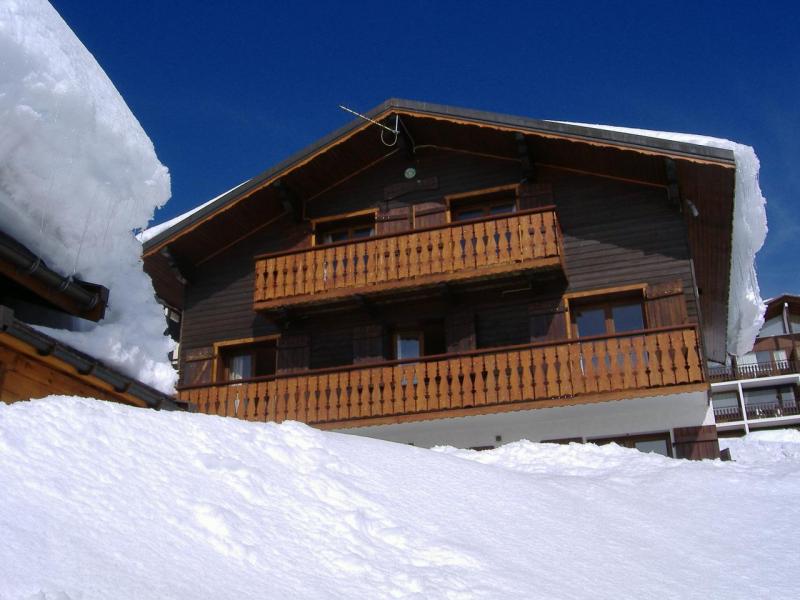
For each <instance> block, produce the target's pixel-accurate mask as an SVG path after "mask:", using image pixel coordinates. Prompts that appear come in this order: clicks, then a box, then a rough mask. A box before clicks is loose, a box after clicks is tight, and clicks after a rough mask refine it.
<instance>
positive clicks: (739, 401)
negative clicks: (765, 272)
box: [709, 294, 800, 435]
mask: <svg viewBox="0 0 800 600" xmlns="http://www.w3.org/2000/svg"><path fill="white" fill-rule="evenodd" d="M764 318H765V321H764V326H763V327H762V328H761V331H760V332H759V334H758V339H757V340H756V343H755V346H754V347H753V351H752V352H750V353H748V354H745V355H744V356H740V357H738V358H737V357H733V358H732V359H731V364H729V365H727V366H724V367H717V368H713V369H711V370H710V372H709V376H710V379H711V390H712V400H713V405H714V415H715V417H716V422H717V431H718V432H720V434H723V435H743V434H745V433H748V432H749V431H750V430H752V429H765V428H776V427H787V426H788V427H796V426H797V425H798V424H800V405H798V401H800V396H799V395H798V394H799V393H800V387H798V386H800V368H798V359H800V354H799V353H798V348H800V296H795V295H791V294H784V295H782V296H778V297H777V298H772V299H771V300H768V301H767V312H766V314H765V316H764Z"/></svg>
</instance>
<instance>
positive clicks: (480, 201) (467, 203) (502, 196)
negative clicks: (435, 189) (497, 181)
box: [445, 183, 520, 223]
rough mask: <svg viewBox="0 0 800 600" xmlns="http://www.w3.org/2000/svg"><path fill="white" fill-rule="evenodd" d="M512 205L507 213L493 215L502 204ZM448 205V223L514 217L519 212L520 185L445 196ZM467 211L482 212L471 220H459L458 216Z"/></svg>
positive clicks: (515, 184) (501, 186)
mask: <svg viewBox="0 0 800 600" xmlns="http://www.w3.org/2000/svg"><path fill="white" fill-rule="evenodd" d="M508 203H512V204H513V208H512V210H511V211H509V212H507V213H495V214H492V212H491V209H492V208H493V207H494V206H498V205H501V204H508ZM445 204H446V205H447V222H448V223H460V222H462V221H473V220H479V219H486V218H489V217H495V216H497V217H498V218H499V217H501V216H502V215H513V214H515V213H517V212H519V210H520V208H519V184H518V183H514V184H509V185H500V186H496V187H491V188H484V189H480V190H471V191H469V192H462V193H459V194H449V195H447V196H445ZM467 210H481V215H480V216H475V217H470V218H469V219H458V218H456V217H457V215H458V214H460V213H463V212H466V211H467Z"/></svg>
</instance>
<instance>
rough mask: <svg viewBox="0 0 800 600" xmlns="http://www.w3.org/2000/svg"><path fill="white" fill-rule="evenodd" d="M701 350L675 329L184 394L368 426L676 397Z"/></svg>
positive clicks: (239, 411)
mask: <svg viewBox="0 0 800 600" xmlns="http://www.w3.org/2000/svg"><path fill="white" fill-rule="evenodd" d="M700 356H701V355H700V349H699V345H698V336H697V331H696V329H695V328H694V327H672V328H661V329H659V330H654V331H647V332H631V333H629V334H624V335H614V336H598V337H594V338H585V339H582V340H580V341H566V342H561V343H555V344H551V343H544V344H528V345H524V346H512V347H505V348H497V349H492V350H478V351H472V352H464V353H459V354H448V355H439V356H431V357H426V358H423V359H416V360H413V361H408V360H406V361H393V362H390V363H384V364H379V365H370V366H352V367H349V368H340V369H329V370H320V371H315V372H309V373H305V374H302V375H299V376H284V377H270V378H263V379H260V380H252V381H246V382H241V383H235V384H223V385H214V386H203V387H195V388H184V389H182V390H181V391H180V393H179V397H180V399H181V400H182V401H184V402H189V403H190V404H192V405H194V406H195V407H197V409H198V410H199V411H201V412H205V413H210V414H217V415H222V416H232V417H238V418H242V419H248V420H254V421H284V420H287V419H292V420H299V421H303V422H306V423H310V424H326V425H335V426H338V427H347V426H360V425H366V424H371V423H373V422H375V421H380V420H381V419H384V418H387V417H391V418H393V419H395V420H397V421H402V420H404V419H403V417H406V416H409V415H411V416H413V417H415V418H419V417H422V418H435V417H436V416H445V415H442V413H443V412H444V413H450V412H451V411H465V410H466V411H467V412H466V413H464V414H473V413H474V414H481V413H483V412H495V411H498V410H519V409H521V408H535V407H536V403H537V402H538V403H543V405H548V406H552V405H553V404H552V403H547V401H557V402H558V403H560V404H580V403H582V402H586V401H589V402H591V401H598V400H605V399H612V398H614V397H621V396H619V394H627V395H640V394H645V395H646V394H648V393H656V392H661V393H666V394H668V393H670V390H671V389H673V390H674V389H678V388H679V387H681V386H683V387H681V389H685V386H689V385H693V384H695V385H700V384H703V382H704V380H705V379H704V373H703V369H702V366H701V359H700ZM623 397H624V396H623Z"/></svg>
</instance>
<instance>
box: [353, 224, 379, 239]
mask: <svg viewBox="0 0 800 600" xmlns="http://www.w3.org/2000/svg"><path fill="white" fill-rule="evenodd" d="M374 231H375V230H374V229H373V227H372V225H368V226H367V227H358V228H356V229H354V230H353V238H365V237H370V236H371V235H373V233H374Z"/></svg>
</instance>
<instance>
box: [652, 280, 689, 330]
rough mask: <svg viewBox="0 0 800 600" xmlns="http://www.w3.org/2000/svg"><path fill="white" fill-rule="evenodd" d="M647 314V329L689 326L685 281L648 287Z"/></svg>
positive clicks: (655, 284)
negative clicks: (684, 292)
mask: <svg viewBox="0 0 800 600" xmlns="http://www.w3.org/2000/svg"><path fill="white" fill-rule="evenodd" d="M645 314H646V315H647V327H650V328H652V327H669V326H670V325H685V324H687V323H688V322H689V316H688V314H687V312H686V298H685V297H684V295H683V281H681V280H680V279H678V280H675V281H669V282H666V283H654V284H650V285H648V286H647V290H646V291H645Z"/></svg>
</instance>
